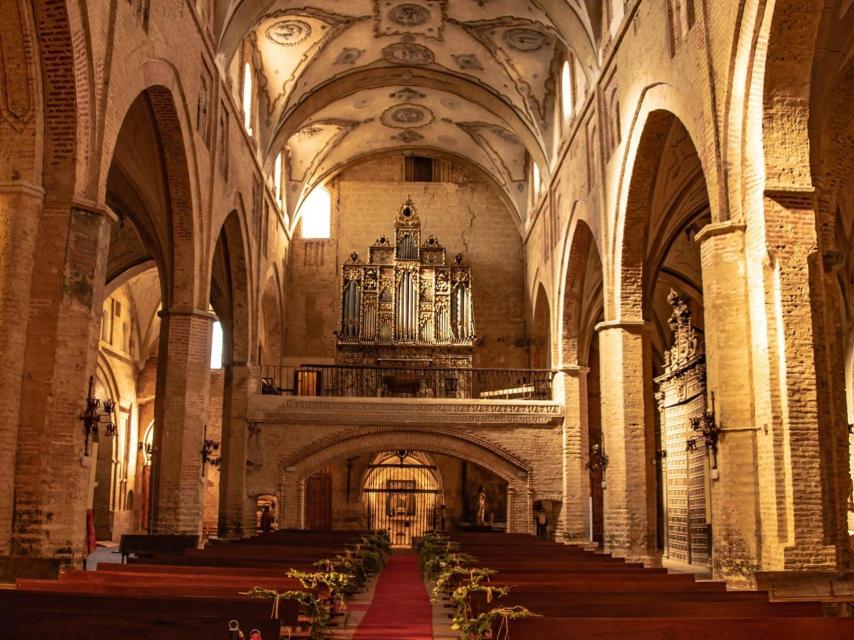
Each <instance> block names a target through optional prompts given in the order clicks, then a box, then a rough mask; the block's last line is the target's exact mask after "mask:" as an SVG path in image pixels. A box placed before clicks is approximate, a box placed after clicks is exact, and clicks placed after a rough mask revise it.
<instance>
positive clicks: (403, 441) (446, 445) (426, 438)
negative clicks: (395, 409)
mask: <svg viewBox="0 0 854 640" xmlns="http://www.w3.org/2000/svg"><path fill="white" fill-rule="evenodd" d="M402 448H405V449H410V450H412V451H423V452H427V453H437V454H443V455H447V456H451V457H455V458H460V459H463V460H468V461H470V462H474V463H476V464H478V465H479V466H481V467H483V468H484V469H487V470H488V471H490V472H492V473H494V474H495V475H497V476H498V477H500V478H501V479H502V480H505V481H506V482H507V484H508V496H507V526H508V531H509V532H524V533H530V532H531V521H532V515H531V514H532V508H533V501H532V492H531V487H532V484H533V471H532V469H531V466H530V465H529V464H528V463H527V462H525V461H524V460H522V459H520V458H518V457H517V456H515V455H513V454H512V453H510V452H508V451H506V450H504V449H502V448H500V447H498V446H497V445H494V444H492V443H490V442H488V441H486V440H483V439H482V438H479V437H477V436H474V435H471V434H468V433H462V432H460V431H454V430H445V429H439V428H423V429H422V428H419V429H412V428H405V427H402V428H398V427H371V428H367V429H358V430H353V431H348V432H345V433H342V434H338V435H337V436H333V437H330V438H327V439H325V440H323V441H321V442H318V443H315V444H313V445H311V446H308V447H306V448H304V449H302V450H300V451H298V452H297V453H295V454H293V455H291V456H290V457H289V458H287V459H285V460H283V461H282V463H281V468H282V475H281V485H280V487H279V489H280V503H281V504H282V505H284V512H283V518H284V526H286V527H301V526H303V525H304V514H303V505H304V492H305V480H306V478H307V477H308V476H309V475H311V474H312V473H314V472H315V471H317V470H318V469H321V468H323V467H325V466H326V465H328V464H329V463H331V462H332V461H334V460H339V459H346V458H347V457H349V456H355V455H370V454H375V453H379V452H382V451H395V450H399V449H402Z"/></svg>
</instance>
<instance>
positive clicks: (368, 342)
mask: <svg viewBox="0 0 854 640" xmlns="http://www.w3.org/2000/svg"><path fill="white" fill-rule="evenodd" d="M393 239H394V240H393V241H394V244H392V241H391V240H389V239H388V238H387V237H386V236H385V235H381V236H380V237H379V238H378V239H377V241H376V242H375V243H374V244H373V245H372V246H371V247H370V250H369V257H368V261H367V263H363V262H362V261H361V260H360V258H359V254H358V253H355V252H354V253H352V254H351V255H350V258H349V259H348V260H347V262H346V263H345V264H344V265H343V266H342V268H341V319H340V323H339V327H338V331H337V333H336V335H337V347H338V348H337V361H338V364H362V365H377V366H383V367H385V366H407V367H421V366H423V367H447V368H471V366H472V347H473V346H474V342H475V330H474V315H473V313H472V295H471V267H469V266H467V265H464V264H463V259H462V255H458V256H456V257H455V258H454V259H453V261H452V262H451V263H450V264H449V263H448V260H447V256H446V252H445V248H444V247H443V246H442V245H441V244H439V241H438V240H437V239H436V238H434V237H433V236H432V235H431V236H428V237H427V238H425V239H423V238H422V233H421V220H420V219H419V217H418V213H417V212H416V210H415V207H414V206H413V204H412V201H411V200H409V199H407V200H406V202H404V203H403V206H402V207H401V208H400V211H399V212H398V213H397V216H396V219H395V225H394V236H393Z"/></svg>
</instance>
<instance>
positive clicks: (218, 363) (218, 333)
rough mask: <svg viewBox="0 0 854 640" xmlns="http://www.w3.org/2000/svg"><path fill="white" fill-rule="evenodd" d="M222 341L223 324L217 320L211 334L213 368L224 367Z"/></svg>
mask: <svg viewBox="0 0 854 640" xmlns="http://www.w3.org/2000/svg"><path fill="white" fill-rule="evenodd" d="M222 342H223V335H222V324H221V323H220V321H219V320H217V321H216V322H214V323H213V333H212V335H211V369H222Z"/></svg>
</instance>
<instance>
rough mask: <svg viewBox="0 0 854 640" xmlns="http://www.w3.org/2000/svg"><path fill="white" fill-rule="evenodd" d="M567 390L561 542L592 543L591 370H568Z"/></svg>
mask: <svg viewBox="0 0 854 640" xmlns="http://www.w3.org/2000/svg"><path fill="white" fill-rule="evenodd" d="M561 371H562V374H563V391H564V405H565V407H566V409H565V418H564V422H563V433H562V437H563V443H562V452H561V455H562V460H563V506H562V508H561V512H560V521H559V522H558V529H557V539H558V540H559V541H561V542H581V541H589V540H590V517H591V513H590V470H589V469H588V467H587V459H588V450H589V446H590V442H589V434H588V424H587V373H588V371H589V369H588V368H587V367H581V366H578V365H570V366H568V367H564V368H563V369H562V370H561Z"/></svg>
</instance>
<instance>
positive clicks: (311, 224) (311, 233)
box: [300, 187, 332, 240]
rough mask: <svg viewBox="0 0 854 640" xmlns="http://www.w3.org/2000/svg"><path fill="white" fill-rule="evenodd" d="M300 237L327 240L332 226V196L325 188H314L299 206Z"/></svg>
mask: <svg viewBox="0 0 854 640" xmlns="http://www.w3.org/2000/svg"><path fill="white" fill-rule="evenodd" d="M300 215H301V218H302V225H301V228H302V237H303V238H305V239H307V240H325V239H328V238H329V231H330V226H331V224H332V195H331V194H330V193H329V190H328V189H327V188H325V187H315V188H314V189H313V190H312V192H311V193H310V194H308V197H307V198H306V199H305V201H303V203H302V205H301V206H300Z"/></svg>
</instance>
